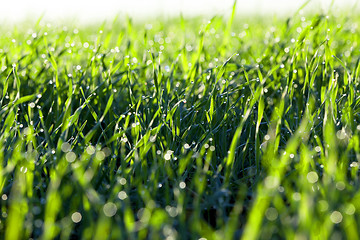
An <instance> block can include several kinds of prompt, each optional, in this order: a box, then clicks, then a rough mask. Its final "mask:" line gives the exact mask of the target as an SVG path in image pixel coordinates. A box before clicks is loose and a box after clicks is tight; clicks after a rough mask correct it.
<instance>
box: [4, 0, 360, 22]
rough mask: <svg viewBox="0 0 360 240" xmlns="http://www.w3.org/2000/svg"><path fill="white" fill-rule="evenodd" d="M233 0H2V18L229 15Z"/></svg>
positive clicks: (282, 10)
mask: <svg viewBox="0 0 360 240" xmlns="http://www.w3.org/2000/svg"><path fill="white" fill-rule="evenodd" d="M358 1H359V0H334V1H332V0H312V1H310V2H309V4H308V6H307V7H306V9H305V10H306V11H308V10H316V11H318V10H319V9H322V10H324V11H327V9H328V8H329V6H330V5H332V6H333V8H332V9H339V8H352V9H353V7H354V5H357V2H358ZM305 2H306V1H305V0H270V1H269V0H238V4H237V11H238V14H243V15H247V14H254V13H255V14H261V15H274V14H282V15H289V16H290V15H291V14H293V13H294V12H295V11H296V10H297V9H298V8H299V7H300V6H301V5H302V4H304V3H305ZM232 4H233V0H132V1H128V0H101V1H99V0H62V1H52V0H31V1H29V0H8V1H5V0H2V3H1V6H0V21H2V22H4V21H5V22H9V21H10V22H14V21H15V22H16V21H21V20H24V19H28V18H38V17H40V16H42V15H43V16H44V18H45V19H49V20H50V19H51V20H58V19H69V18H75V19H76V20H78V21H82V22H84V21H85V22H88V21H97V20H104V19H112V18H113V17H114V16H115V15H116V14H120V15H122V14H123V15H130V16H132V17H136V18H147V17H154V16H159V15H160V16H163V17H169V16H170V17H171V16H174V15H178V14H180V13H182V14H184V15H199V14H205V15H214V14H220V15H225V14H228V13H230V12H231V8H232Z"/></svg>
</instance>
